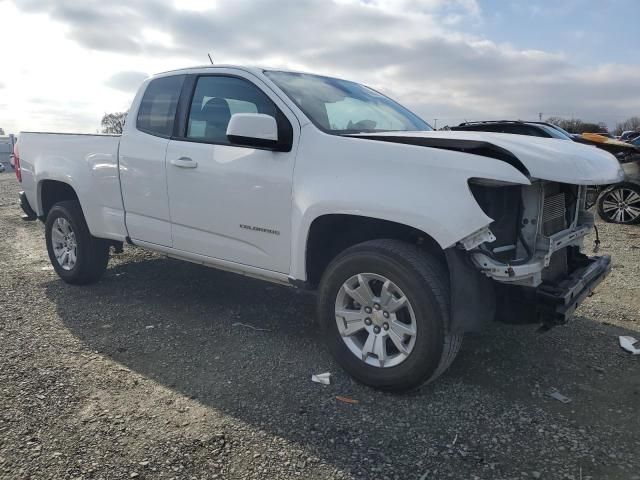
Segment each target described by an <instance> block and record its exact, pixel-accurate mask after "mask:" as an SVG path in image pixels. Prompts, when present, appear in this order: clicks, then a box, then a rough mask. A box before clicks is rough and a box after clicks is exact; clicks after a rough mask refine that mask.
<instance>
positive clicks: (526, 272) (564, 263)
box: [447, 182, 611, 331]
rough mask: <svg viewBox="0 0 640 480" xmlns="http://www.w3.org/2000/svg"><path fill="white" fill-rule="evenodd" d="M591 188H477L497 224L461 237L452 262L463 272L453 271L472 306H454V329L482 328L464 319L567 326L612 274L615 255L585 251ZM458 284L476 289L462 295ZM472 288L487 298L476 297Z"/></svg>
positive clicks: (546, 184) (551, 185)
mask: <svg viewBox="0 0 640 480" xmlns="http://www.w3.org/2000/svg"><path fill="white" fill-rule="evenodd" d="M586 190H587V189H586V188H585V187H578V186H573V185H566V184H558V183H551V182H536V183H534V184H532V185H530V186H524V187H515V186H513V187H511V186H505V187H495V186H491V187H486V186H473V188H472V191H473V193H474V196H475V197H476V200H478V203H479V205H480V206H481V207H482V208H483V210H484V212H485V213H486V214H487V216H489V217H491V218H493V219H494V222H492V224H491V225H489V226H488V227H486V228H484V229H481V230H479V231H477V232H474V233H473V234H471V235H469V236H468V237H466V238H464V239H462V240H461V241H460V242H458V244H457V247H454V248H452V249H451V250H452V253H450V254H449V255H448V257H447V258H448V260H449V267H450V271H452V268H456V269H457V270H455V271H452V278H451V280H452V293H453V294H454V295H456V294H458V295H459V297H458V299H460V300H462V299H463V298H466V303H467V307H468V308H467V307H456V306H455V305H452V311H453V315H452V327H453V328H455V329H457V330H466V331H469V330H477V329H478V327H479V326H480V325H479V323H478V322H475V323H474V322H468V321H467V322H465V321H464V320H463V315H475V316H476V318H477V317H478V315H480V316H481V317H482V318H483V319H484V321H486V320H487V319H489V318H491V319H497V320H499V321H502V322H506V323H542V324H543V326H545V327H551V326H554V325H560V324H564V323H566V322H567V320H568V319H569V317H570V316H571V315H572V314H573V312H574V311H575V309H576V308H577V307H578V305H580V303H581V302H582V301H583V300H584V299H585V298H586V297H587V296H589V295H591V294H592V293H593V290H594V288H595V287H596V286H597V285H598V284H599V283H600V282H601V281H602V280H603V279H604V278H605V277H606V276H607V274H608V273H609V272H610V270H611V259H610V257H608V256H601V257H598V256H596V257H587V256H586V255H584V254H582V253H580V250H581V248H582V244H583V241H584V237H585V236H586V235H588V234H589V233H590V232H591V231H592V230H593V223H594V221H593V215H592V214H591V213H589V212H587V211H585V209H584V206H585V201H586V193H587V192H586ZM453 251H455V252H456V254H455V258H457V259H458V262H457V266H456V265H455V264H454V262H453V261H452V259H453V258H454V255H453ZM463 257H464V259H465V260H461V259H462V258H463ZM465 265H466V266H465ZM472 269H474V270H475V272H473V273H472V272H471V270H472ZM454 276H457V278H456V279H454ZM463 278H464V280H463ZM454 280H456V282H469V283H473V284H474V286H473V288H470V287H469V288H467V291H466V292H462V291H460V287H459V286H457V285H456V284H455V283H454ZM472 289H475V290H478V291H481V292H482V293H481V295H479V296H478V297H477V298H473V296H472V295H471V294H470V291H471V290H472ZM453 300H456V299H455V298H454V299H453ZM462 301H463V302H464V300H462ZM452 303H453V302H452ZM457 309H461V310H463V311H460V312H459V311H457ZM474 312H475V313H474ZM463 323H465V324H466V325H462V324H463Z"/></svg>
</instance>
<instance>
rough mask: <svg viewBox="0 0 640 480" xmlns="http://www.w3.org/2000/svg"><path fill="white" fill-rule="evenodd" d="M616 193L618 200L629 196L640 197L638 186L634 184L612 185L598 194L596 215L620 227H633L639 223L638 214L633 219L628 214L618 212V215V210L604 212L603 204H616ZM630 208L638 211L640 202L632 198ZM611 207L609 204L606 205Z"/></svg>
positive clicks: (639, 217) (639, 216) (639, 187)
mask: <svg viewBox="0 0 640 480" xmlns="http://www.w3.org/2000/svg"><path fill="white" fill-rule="evenodd" d="M616 192H619V194H618V195H620V196H619V199H622V200H627V199H628V198H629V196H630V195H633V194H634V193H635V195H637V196H638V197H640V185H637V184H635V183H629V182H625V183H620V184H618V185H614V186H613V187H609V188H607V189H606V190H605V191H604V192H602V193H601V194H600V196H599V197H598V215H600V218H601V219H602V220H604V221H605V222H608V223H618V224H622V225H634V224H638V223H640V214H639V215H637V216H635V217H633V216H632V215H630V214H629V213H628V212H620V213H619V214H618V210H610V209H609V210H608V211H607V210H605V202H614V203H615V202H617V201H618V199H617V198H616ZM632 200H633V204H632V207H635V208H639V209H640V200H638V199H636V197H633V199H632ZM608 207H609V208H610V207H611V204H609V205H608Z"/></svg>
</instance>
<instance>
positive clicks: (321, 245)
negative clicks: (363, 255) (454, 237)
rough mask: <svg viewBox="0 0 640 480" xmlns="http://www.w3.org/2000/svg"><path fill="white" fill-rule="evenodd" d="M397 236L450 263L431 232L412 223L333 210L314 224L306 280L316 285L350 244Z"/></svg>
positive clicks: (306, 253)
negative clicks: (334, 211)
mask: <svg viewBox="0 0 640 480" xmlns="http://www.w3.org/2000/svg"><path fill="white" fill-rule="evenodd" d="M385 238H386V239H396V240H403V241H406V242H408V243H414V244H417V245H420V246H421V248H424V249H425V251H429V252H430V253H432V254H433V255H434V256H436V257H437V258H439V259H440V260H441V261H442V263H443V264H445V265H446V257H445V255H444V250H443V249H442V248H441V247H440V245H439V244H438V242H437V241H436V240H435V239H434V238H433V237H432V236H431V235H429V234H428V233H426V232H424V231H422V230H420V229H418V228H415V227H413V226H411V225H407V224H403V223H399V222H394V221H391V220H385V219H381V218H376V217H370V216H365V215H354V214H343V213H332V214H324V215H320V216H318V217H316V218H315V219H314V220H313V221H312V222H311V224H310V226H309V229H308V231H307V237H306V242H305V248H304V273H305V283H306V285H307V286H308V287H310V288H315V287H316V286H317V285H318V283H319V281H320V278H321V277H322V273H323V272H324V270H325V269H326V267H327V266H328V265H329V263H330V262H331V260H332V259H333V258H335V257H336V256H337V255H338V254H339V253H340V252H342V251H344V250H346V249H347V248H349V247H351V246H353V245H356V244H358V243H362V242H365V241H368V240H376V239H385Z"/></svg>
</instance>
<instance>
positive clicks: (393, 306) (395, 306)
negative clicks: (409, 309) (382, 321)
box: [387, 295, 407, 313]
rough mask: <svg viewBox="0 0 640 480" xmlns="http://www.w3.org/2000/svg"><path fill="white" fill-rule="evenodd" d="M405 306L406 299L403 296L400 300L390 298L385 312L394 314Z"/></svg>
mask: <svg viewBox="0 0 640 480" xmlns="http://www.w3.org/2000/svg"><path fill="white" fill-rule="evenodd" d="M406 305H407V297H405V296H404V295H403V296H402V297H400V298H395V297H392V298H391V300H390V301H389V303H388V304H387V311H388V312H389V313H395V312H397V311H398V310H400V309H401V308H402V307H404V306H406Z"/></svg>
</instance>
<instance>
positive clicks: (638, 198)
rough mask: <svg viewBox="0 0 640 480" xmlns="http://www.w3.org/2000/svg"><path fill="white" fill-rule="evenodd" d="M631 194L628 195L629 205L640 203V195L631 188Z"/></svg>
mask: <svg viewBox="0 0 640 480" xmlns="http://www.w3.org/2000/svg"><path fill="white" fill-rule="evenodd" d="M629 192H630V193H629V196H628V197H627V204H628V205H635V204H636V203H640V195H638V194H637V193H636V192H634V191H631V190H629Z"/></svg>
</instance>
